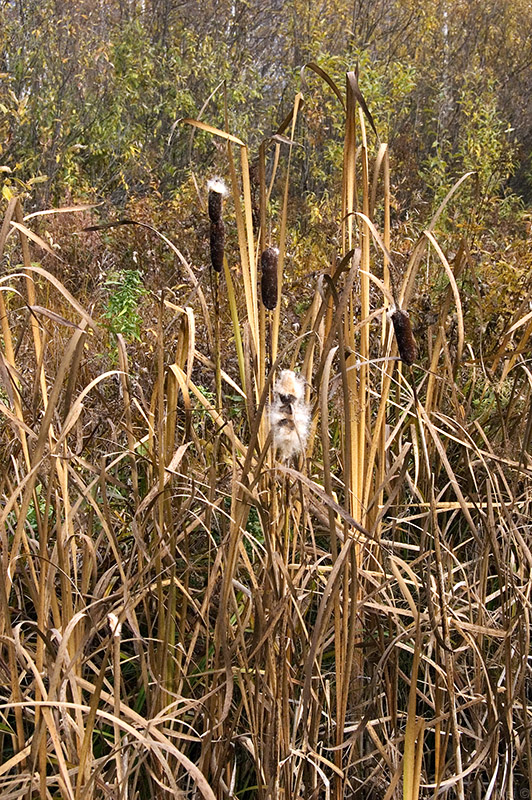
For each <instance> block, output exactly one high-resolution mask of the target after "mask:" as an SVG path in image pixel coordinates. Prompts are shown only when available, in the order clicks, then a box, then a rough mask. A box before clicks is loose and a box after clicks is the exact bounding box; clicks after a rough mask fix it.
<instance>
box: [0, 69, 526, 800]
mask: <svg viewBox="0 0 532 800" xmlns="http://www.w3.org/2000/svg"><path fill="white" fill-rule="evenodd" d="M328 82H329V84H330V85H331V81H330V79H328ZM333 88H334V89H335V91H336V93H337V94H338V96H339V97H340V98H342V102H344V100H343V94H342V92H340V90H339V89H338V87H335V86H333ZM301 99H302V98H301V97H300V96H298V97H297V98H296V100H295V104H294V110H293V113H292V115H291V116H290V117H289V119H288V120H285V122H284V123H283V125H282V126H281V128H280V129H279V131H278V132H277V134H278V135H277V137H274V138H273V139H272V140H269V141H268V142H265V143H264V144H263V146H262V147H261V149H260V154H259V169H258V176H259V177H258V180H259V189H258V197H259V198H260V208H259V222H260V228H259V230H258V233H256V232H255V230H254V221H253V217H254V213H253V212H254V209H253V202H252V195H253V191H252V187H251V185H250V177H249V175H250V170H249V162H248V153H247V148H246V147H245V145H244V144H243V143H242V142H241V141H240V140H238V139H237V138H236V137H234V136H231V135H230V134H228V133H227V132H225V131H218V130H216V129H213V128H210V127H209V126H207V125H205V124H204V123H198V122H194V121H189V122H193V124H194V125H196V126H199V127H202V128H203V129H204V130H209V131H210V132H211V133H212V134H213V135H214V136H217V137H218V138H219V139H220V141H222V142H225V144H226V146H227V165H228V173H229V175H230V179H231V184H232V201H231V200H227V201H226V203H227V205H228V206H229V205H230V204H232V209H233V213H234V219H235V224H236V228H237V234H238V244H239V268H240V272H239V274H238V278H235V274H236V273H235V272H234V271H233V269H232V267H233V266H234V265H233V264H232V263H230V259H234V254H230V253H229V254H228V252H227V248H226V255H225V258H224V263H223V272H221V273H220V277H218V275H216V276H213V282H212V285H211V289H212V291H213V294H214V304H213V305H212V306H211V305H210V303H209V300H208V296H206V295H204V294H203V290H202V287H201V285H200V284H199V283H198V282H197V279H196V277H195V274H194V271H193V269H192V268H191V265H189V264H188V263H187V262H186V260H185V259H184V257H183V256H182V254H181V252H180V251H179V250H178V249H177V248H176V247H175V245H173V244H172V243H171V242H170V241H169V240H168V238H167V237H165V241H166V242H167V243H168V245H169V247H171V248H173V250H174V252H175V254H176V257H177V258H179V259H180V262H181V264H182V266H183V269H185V270H186V274H187V276H188V279H189V281H190V288H191V290H192V294H193V297H192V299H189V301H187V304H186V305H183V306H180V305H179V304H178V303H176V302H174V300H175V298H174V299H172V300H171V299H170V298H165V297H164V296H163V297H161V298H160V299H159V302H158V303H157V304H156V305H155V306H154V308H155V310H156V314H157V316H158V319H157V320H156V321H155V322H154V323H153V327H154V336H153V337H152V339H150V342H153V349H152V352H149V349H148V342H146V348H147V351H146V352H147V356H146V364H148V365H149V369H148V367H147V366H146V364H139V363H137V361H136V360H135V359H132V357H131V353H130V352H129V351H128V344H127V343H126V342H125V340H124V339H123V338H122V337H118V341H117V345H116V352H115V365H114V367H113V368H111V369H106V370H104V371H103V372H102V371H101V370H99V369H98V365H99V364H100V363H101V360H99V359H100V357H101V354H102V353H103V352H105V351H106V348H107V345H106V343H105V341H104V338H103V336H102V333H101V328H99V326H98V325H97V324H96V323H95V322H94V321H93V319H92V318H91V316H90V315H89V313H88V312H87V311H86V310H85V309H84V308H82V307H81V305H80V304H79V303H78V302H77V301H76V300H75V299H74V298H73V297H72V296H71V295H70V294H69V293H68V292H67V290H66V289H65V287H64V286H63V285H62V284H61V282H60V281H58V280H57V279H56V278H54V275H53V272H54V268H53V263H54V262H53V258H54V253H53V251H52V250H51V248H50V246H49V245H48V244H47V242H46V241H45V240H44V239H43V238H42V237H41V236H38V235H37V234H35V233H33V232H32V227H31V226H32V221H31V220H28V219H24V216H23V211H22V206H21V204H20V202H19V201H16V200H14V201H12V202H11V203H10V204H9V207H8V209H7V212H6V215H5V218H4V224H3V227H2V230H1V233H0V248H1V249H2V250H4V248H5V249H6V253H8V254H9V257H10V259H11V263H12V264H19V266H18V267H14V268H13V269H11V270H10V271H8V272H7V273H6V274H5V275H4V276H3V277H2V278H1V284H0V290H1V291H0V318H1V323H2V350H1V354H0V355H1V360H0V385H1V394H0V401H1V404H0V412H1V413H2V428H1V439H0V448H1V450H0V453H1V463H2V465H3V469H2V472H1V475H0V496H1V497H2V509H1V511H0V535H1V559H2V563H1V569H0V575H1V588H0V604H1V612H0V625H1V640H0V653H1V660H0V690H1V695H0V743H1V744H0V746H1V751H2V756H3V758H2V766H0V793H1V796H2V797H3V798H6V799H7V798H13V799H15V798H21V799H22V798H31V797H42V798H48V799H49V800H51V798H54V799H55V798H62V799H63V798H65V800H66V799H67V798H68V800H73V799H74V798H75V800H89V798H116V799H117V800H118V798H120V800H122V799H124V800H133V798H155V797H156V798H164V797H167V796H169V797H176V798H183V797H200V796H201V797H204V798H226V797H239V798H259V800H261V799H262V798H264V799H266V798H272V799H273V798H276V799H277V798H283V799H284V800H299V799H300V798H304V800H311V798H316V800H317V798H327V799H328V798H336V800H339V798H344V797H346V798H351V797H353V798H355V797H356V798H365V799H366V798H375V799H376V800H391V798H399V797H401V796H402V797H403V798H404V800H415V798H418V797H419V798H433V797H434V798H435V797H436V796H438V797H439V796H444V797H448V798H453V797H457V798H464V797H465V796H466V794H467V795H468V796H469V797H475V798H478V800H480V798H483V799H484V798H485V799H486V800H490V798H493V799H495V798H500V800H502V799H503V798H510V797H522V798H524V797H529V796H530V795H529V792H530V790H531V788H532V763H531V743H530V722H529V720H530V707H531V703H532V699H531V695H530V668H529V651H530V624H529V614H530V591H531V580H530V575H531V566H532V552H531V549H530V535H529V526H530V519H531V508H530V502H531V493H530V475H531V463H530V455H529V448H530V432H531V430H532V425H531V419H532V417H531V416H530V397H531V394H530V387H531V386H532V376H531V374H530V371H529V367H528V365H527V362H526V359H525V355H526V348H527V346H528V343H529V337H530V334H531V333H532V328H531V325H530V322H529V316H530V315H525V312H520V315H519V316H517V317H516V319H514V320H513V321H512V325H511V327H510V328H509V329H508V331H507V334H506V335H505V337H504V338H503V340H502V343H501V347H500V349H499V351H498V352H496V353H495V354H493V356H491V357H490V356H486V354H484V355H483V360H482V361H481V360H480V357H479V356H480V354H479V353H477V352H475V347H474V344H473V343H469V342H467V340H466V337H465V332H464V324H463V316H462V308H461V296H460V288H459V285H458V282H457V278H458V277H459V275H460V273H461V272H462V271H463V270H467V268H468V259H469V258H470V256H469V251H468V248H467V244H466V242H462V243H460V242H458V243H457V250H456V256H455V258H454V260H453V261H452V262H451V263H449V261H448V260H447V258H446V256H445V254H444V252H443V250H442V249H441V247H440V245H439V243H438V235H437V221H438V218H439V215H440V213H441V212H442V210H443V206H442V208H440V209H439V210H438V213H437V214H436V216H435V218H434V219H433V221H432V222H431V224H430V225H429V226H428V227H427V230H426V231H424V232H422V234H421V236H420V238H419V241H418V242H417V244H416V245H415V247H414V248H413V249H412V254H411V256H410V260H409V262H408V265H407V267H406V269H405V270H404V272H403V273H402V274H399V271H398V270H397V268H396V267H395V266H394V265H393V264H392V262H391V256H390V253H391V252H392V251H391V229H390V178H389V166H388V150H387V147H386V145H385V144H379V145H378V146H377V150H376V155H375V157H373V156H372V153H371V152H370V147H369V145H368V142H367V137H366V127H365V123H366V120H367V119H369V120H370V122H372V121H371V117H370V116H369V112H368V111H367V109H365V104H364V103H363V98H361V95H360V91H359V89H358V84H357V82H356V77H355V75H354V74H350V75H349V76H348V78H347V84H346V94H345V109H346V133H345V143H344V178H343V189H342V193H343V200H342V203H343V213H342V220H341V241H342V244H341V252H339V253H337V254H336V255H335V257H334V259H333V260H332V263H331V265H330V267H329V268H327V269H325V270H324V271H323V274H322V277H321V278H320V281H319V285H318V286H317V288H316V293H315V297H314V300H313V302H312V304H311V306H310V308H309V310H308V312H307V314H306V317H305V319H304V321H303V324H302V328H301V330H300V332H299V334H298V335H297V337H291V336H288V335H287V334H286V332H284V331H283V327H282V326H283V312H282V303H281V302H277V303H276V304H275V307H274V308H272V309H270V310H269V309H267V308H265V307H264V306H263V305H262V303H261V301H260V297H259V292H258V282H259V275H258V263H259V260H260V254H261V253H263V252H264V251H265V250H266V248H267V247H268V246H276V247H278V248H279V254H278V259H277V269H278V273H277V274H278V281H277V296H278V297H279V298H282V297H283V293H284V292H285V291H286V288H285V287H284V286H283V264H284V261H285V257H286V237H287V225H288V201H289V187H290V166H291V153H292V148H293V140H294V138H295V132H296V122H297V118H298V114H299V113H300V109H301ZM280 162H282V163H283V164H284V178H283V181H284V183H283V185H282V186H281V190H280V195H281V202H280V205H279V211H278V214H279V218H278V220H277V229H278V230H279V241H278V242H271V241H268V237H267V231H268V230H269V227H268V219H269V201H270V197H271V194H272V190H273V187H274V186H276V185H277V184H276V181H278V180H279V179H278V178H277V165H278V164H279V163H280ZM267 165H269V166H268V169H267ZM272 165H273V167H272ZM267 174H270V176H271V177H270V181H271V182H270V184H269V185H268V184H267V182H266V175H267ZM464 179H465V178H464ZM464 179H462V180H464ZM460 184H461V181H460V182H459V184H457V185H456V186H455V187H453V189H452V190H451V191H450V192H449V195H448V197H447V198H446V200H445V201H444V204H447V203H453V202H459V189H460ZM377 210H378V213H377ZM70 213H74V211H73V210H72V209H70ZM377 216H378V218H379V220H380V230H379V229H378V225H377V222H376V219H377ZM226 224H228V223H227V221H226ZM145 227H146V226H145ZM152 233H153V235H156V234H157V232H154V231H153V230H152ZM161 235H162V234H161ZM15 237H18V243H16V242H15ZM429 247H430V248H432V252H434V253H435V254H436V260H434V259H433V260H432V264H433V265H434V264H438V263H441V265H442V270H443V273H442V274H444V275H445V276H446V279H447V282H448V290H447V297H446V299H445V302H444V303H443V305H442V307H441V310H440V314H439V319H438V321H437V323H435V324H434V325H433V326H432V328H431V329H430V330H429V331H428V332H426V337H427V346H426V347H424V348H423V352H422V353H421V355H420V356H419V357H418V359H417V360H416V361H415V363H414V364H413V366H411V365H410V362H411V361H413V360H414V356H413V355H412V357H410V356H407V357H405V356H404V353H403V352H401V355H402V356H403V361H405V362H406V363H405V364H402V363H401V360H400V359H399V357H398V351H397V346H396V343H395V338H394V332H393V326H392V324H391V322H390V319H389V315H388V314H387V312H388V311H389V310H390V307H391V306H395V307H397V308H399V309H402V310H406V309H408V307H409V304H410V302H411V299H412V296H413V293H414V292H415V286H416V276H417V272H418V270H419V268H420V265H421V263H422V260H423V258H424V256H425V254H426V253H427V248H429ZM43 250H44V251H45V255H46V259H47V261H46V263H47V265H48V266H47V269H44V268H42V267H40V266H36V265H35V263H34V258H36V257H37V254H38V255H42V251H43ZM34 253H35V255H34ZM332 255H333V254H331V256H332ZM228 259H229V260H228ZM434 268H437V267H436V266H435V267H434ZM269 280H270V283H271V275H270V276H269ZM270 288H271V287H270ZM274 288H275V287H273V288H271V291H272V293H273V290H274ZM189 297H190V295H189ZM271 305H272V306H273V305H274V304H273V302H272V304H271ZM209 308H213V309H214V311H213V312H211V311H209ZM392 310H393V309H392ZM451 311H454V313H455V314H456V320H457V322H456V327H457V337H456V343H449V342H448V341H447V339H446V335H445V323H446V319H447V316H448V314H449V313H450V312H451ZM226 312H227V313H226ZM396 313H398V312H396ZM223 314H226V317H227V318H229V316H230V319H231V321H232V326H233V342H234V345H233V344H232V345H231V347H233V346H234V355H232V356H231V357H230V355H229V346H228V344H227V342H225V341H224V342H223V344H222V340H221V339H220V336H221V330H222V327H221V325H220V319H219V317H220V315H223ZM402 319H403V320H404V318H402ZM199 329H201V330H202V331H204V332H205V336H204V338H205V340H204V341H199V338H198V335H197V331H198V330H199ZM408 352H409V353H410V354H412V353H413V350H412V343H411V342H410V350H409V351H408ZM231 358H232V359H235V363H237V364H238V366H237V368H236V369H235V370H234V372H235V373H236V375H235V374H233V375H232V376H231V374H230V373H231V370H230V369H229V367H228V366H227V365H226V361H227V362H228V363H229V361H231ZM226 366H227V369H226ZM281 368H287V369H293V368H296V369H297V370H298V371H299V372H300V373H301V374H302V375H303V376H304V378H305V379H306V381H307V387H308V388H307V401H308V402H310V403H311V404H312V408H313V415H312V423H311V428H310V436H309V440H308V445H307V451H306V453H305V457H304V458H303V457H302V458H300V459H299V463H298V464H295V463H294V464H286V463H280V462H278V461H276V460H275V457H274V452H273V448H272V446H271V445H272V437H271V434H269V432H268V425H267V413H266V409H267V404H268V402H269V398H270V397H271V391H272V386H273V382H274V380H275V376H276V374H278V371H279V370H280V369H281ZM198 375H201V376H203V378H202V380H201V381H200V380H199V379H198V377H197V376H198ZM205 375H208V376H210V377H209V385H210V386H211V387H214V391H213V392H212V394H209V393H208V392H206V391H205V380H204V376H205ZM503 381H505V382H506V383H508V382H509V381H511V382H512V388H511V392H510V394H509V396H508V397H507V398H506V399H505V401H504V402H502V401H501V394H500V389H501V387H502V383H503ZM235 397H236V398H241V400H236V399H235ZM493 397H495V401H494V402H493V403H492V402H491V398H493ZM231 398H233V399H231Z"/></svg>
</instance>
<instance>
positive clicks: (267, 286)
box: [260, 247, 279, 311]
mask: <svg viewBox="0 0 532 800" xmlns="http://www.w3.org/2000/svg"><path fill="white" fill-rule="evenodd" d="M278 258H279V251H278V250H277V248H276V247H267V248H266V250H265V251H264V252H263V254H262V256H261V259H260V263H261V267H262V277H261V283H260V288H261V294H262V302H263V303H264V305H265V306H266V308H267V309H269V310H270V311H272V310H273V309H274V308H275V306H276V305H277V295H278V291H277V262H278Z"/></svg>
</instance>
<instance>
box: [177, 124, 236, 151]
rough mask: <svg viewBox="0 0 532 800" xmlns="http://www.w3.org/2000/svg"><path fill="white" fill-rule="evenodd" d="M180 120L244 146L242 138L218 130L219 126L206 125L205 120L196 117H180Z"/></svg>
mask: <svg viewBox="0 0 532 800" xmlns="http://www.w3.org/2000/svg"><path fill="white" fill-rule="evenodd" d="M180 121H181V122H182V123H183V125H193V126H194V127H195V128H199V129H200V130H202V131H206V132H207V133H212V135H213V136H219V137H220V138H221V139H225V140H226V141H228V142H234V143H235V144H238V145H240V146H241V147H245V146H246V145H245V143H244V142H243V141H242V139H239V138H238V137H237V136H232V135H231V134H230V133H227V131H222V130H220V128H214V127H213V126H212V125H208V124H207V123H206V122H200V121H199V120H197V119H182V120H180Z"/></svg>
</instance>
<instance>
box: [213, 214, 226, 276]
mask: <svg viewBox="0 0 532 800" xmlns="http://www.w3.org/2000/svg"><path fill="white" fill-rule="evenodd" d="M210 239H211V264H212V268H213V269H214V270H216V272H221V271H222V269H223V265H224V245H225V225H224V223H223V220H222V219H220V220H219V221H218V222H211V237H210Z"/></svg>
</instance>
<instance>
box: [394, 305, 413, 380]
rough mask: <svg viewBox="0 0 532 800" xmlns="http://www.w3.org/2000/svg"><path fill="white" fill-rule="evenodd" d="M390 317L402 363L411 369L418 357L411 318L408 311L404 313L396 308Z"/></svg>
mask: <svg viewBox="0 0 532 800" xmlns="http://www.w3.org/2000/svg"><path fill="white" fill-rule="evenodd" d="M390 316H391V320H392V323H393V329H394V331H395V338H396V340H397V347H398V348H399V355H400V356H401V361H402V362H403V364H406V365H407V366H409V367H410V366H412V364H413V363H414V361H415V360H416V357H417V345H416V340H415V339H414V334H413V333H412V323H411V322H410V317H409V316H408V312H407V311H402V310H401V309H400V308H396V309H395V311H393V312H392V314H391V315H390Z"/></svg>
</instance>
